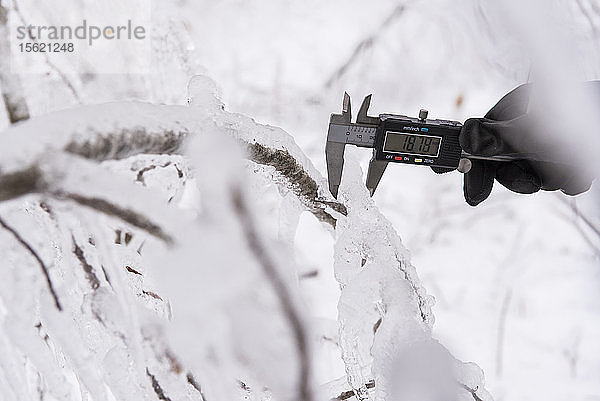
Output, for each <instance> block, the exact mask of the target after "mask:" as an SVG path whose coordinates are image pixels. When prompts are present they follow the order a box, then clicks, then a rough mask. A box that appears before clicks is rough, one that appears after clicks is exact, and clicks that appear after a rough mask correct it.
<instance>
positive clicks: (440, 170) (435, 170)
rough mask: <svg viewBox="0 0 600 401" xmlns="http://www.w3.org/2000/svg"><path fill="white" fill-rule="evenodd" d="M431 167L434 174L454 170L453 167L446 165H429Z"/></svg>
mask: <svg viewBox="0 0 600 401" xmlns="http://www.w3.org/2000/svg"><path fill="white" fill-rule="evenodd" d="M431 169H432V170H433V171H434V172H435V173H436V174H444V173H449V172H451V171H454V170H455V169H453V168H446V167H433V166H432V167H431Z"/></svg>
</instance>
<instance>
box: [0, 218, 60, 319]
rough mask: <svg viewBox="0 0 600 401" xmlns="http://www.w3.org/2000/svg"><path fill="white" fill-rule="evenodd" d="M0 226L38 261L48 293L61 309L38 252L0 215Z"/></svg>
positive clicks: (46, 268)
mask: <svg viewBox="0 0 600 401" xmlns="http://www.w3.org/2000/svg"><path fill="white" fill-rule="evenodd" d="M0 226H2V228H4V229H5V230H6V231H8V232H9V233H11V234H12V236H13V237H14V238H15V239H16V240H17V241H18V242H19V243H20V244H21V245H22V246H23V248H25V249H26V250H27V251H28V252H29V253H30V254H31V256H33V257H34V258H35V260H36V261H37V262H38V264H39V265H40V268H41V269H42V273H43V274H44V277H45V278H46V283H47V284H48V289H49V290H50V294H51V295H52V298H53V299H54V304H55V305H56V308H57V309H58V310H59V311H62V306H61V304H60V302H59V300H58V295H56V291H55V290H54V286H53V284H52V280H51V279H50V274H49V273H48V267H46V264H45V263H44V261H43V260H42V258H41V257H40V255H38V253H37V252H36V251H35V250H34V249H33V248H32V247H31V245H29V244H28V243H27V241H25V240H24V239H23V237H21V235H20V234H19V233H18V232H17V231H16V230H15V229H14V228H12V227H11V226H9V225H8V224H6V222H5V221H4V220H3V219H2V218H1V217H0Z"/></svg>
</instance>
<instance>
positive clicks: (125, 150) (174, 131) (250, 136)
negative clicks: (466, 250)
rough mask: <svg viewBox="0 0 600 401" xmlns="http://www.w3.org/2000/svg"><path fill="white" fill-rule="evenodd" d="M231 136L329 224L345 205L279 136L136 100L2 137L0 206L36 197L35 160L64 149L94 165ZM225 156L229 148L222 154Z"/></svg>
mask: <svg viewBox="0 0 600 401" xmlns="http://www.w3.org/2000/svg"><path fill="white" fill-rule="evenodd" d="M213 130H214V131H221V132H225V133H226V134H229V135H230V136H231V137H232V138H234V139H235V140H237V141H238V143H240V145H241V146H242V147H243V148H245V149H246V150H247V153H248V155H249V158H250V159H252V160H253V161H255V162H257V163H259V164H264V165H268V166H272V167H274V168H275V170H276V172H277V174H278V176H279V177H281V179H280V181H281V182H279V185H282V186H284V187H287V188H288V189H291V190H292V191H293V192H294V193H295V194H296V195H297V196H298V197H299V198H300V199H301V201H302V203H303V204H304V205H305V207H306V208H307V209H308V210H310V211H311V212H312V213H313V214H314V215H315V216H316V217H317V218H319V219H320V220H321V221H324V222H326V223H328V224H330V225H332V226H334V225H335V218H334V217H333V214H334V213H332V211H334V212H335V213H342V214H343V213H344V212H345V207H344V206H343V205H342V204H340V203H338V202H336V201H335V199H333V198H332V197H331V196H330V195H329V194H328V192H327V190H326V189H323V188H326V185H324V180H323V178H322V177H321V176H320V175H319V173H318V172H317V171H316V170H315V168H314V167H313V166H312V163H310V161H309V160H308V158H306V156H305V155H304V154H303V153H302V151H301V150H300V148H299V147H298V146H297V145H296V144H295V142H294V141H293V140H292V139H291V137H290V136H289V135H288V134H287V133H285V132H284V131H283V130H281V129H279V128H275V127H270V126H264V125H260V124H257V123H255V122H254V121H253V120H251V119H250V118H248V117H244V116H241V115H237V114H231V113H227V112H224V111H222V110H221V111H212V112H207V111H206V109H202V108H197V107H184V106H159V105H152V104H147V103H139V102H122V103H106V104H100V105H92V106H80V107H78V108H75V109H69V110H63V111H59V112H56V113H51V114H49V115H46V116H41V117H36V118H34V119H32V120H30V121H28V122H26V123H24V124H21V125H19V126H16V127H11V128H9V129H8V130H6V132H4V133H3V134H2V136H1V138H2V139H1V140H0V144H1V145H2V146H0V160H1V161H0V200H2V199H8V198H10V197H15V196H20V195H22V194H24V193H27V192H28V191H30V192H34V191H35V189H34V188H35V186H36V185H40V182H38V181H36V180H37V179H38V178H39V171H37V169H36V161H37V160H38V159H39V158H40V157H41V156H42V155H44V154H45V153H47V152H49V151H56V150H58V151H64V152H68V153H71V154H76V155H79V156H82V157H84V158H87V159H91V160H95V161H104V160H112V159H123V158H126V157H129V156H133V155H136V154H141V153H166V154H172V153H180V152H182V151H183V149H184V143H185V140H186V138H188V137H189V136H191V135H202V134H205V133H207V132H211V131H213ZM215 151H221V152H222V153H223V157H227V150H225V149H222V150H218V149H216V150H215Z"/></svg>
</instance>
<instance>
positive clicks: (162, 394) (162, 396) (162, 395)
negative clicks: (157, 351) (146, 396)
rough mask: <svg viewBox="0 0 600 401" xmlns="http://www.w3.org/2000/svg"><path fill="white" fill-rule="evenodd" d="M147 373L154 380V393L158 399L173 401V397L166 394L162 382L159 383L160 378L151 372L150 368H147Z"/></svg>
mask: <svg viewBox="0 0 600 401" xmlns="http://www.w3.org/2000/svg"><path fill="white" fill-rule="evenodd" d="M146 375H147V376H148V377H149V378H150V381H151V382H152V388H153V389H154V393H156V396H157V397H158V399H159V400H162V401H171V399H170V398H169V397H167V396H166V395H165V392H164V390H163V389H162V387H161V386H160V383H158V380H157V379H156V377H155V376H154V375H153V374H152V373H150V371H149V370H148V368H146Z"/></svg>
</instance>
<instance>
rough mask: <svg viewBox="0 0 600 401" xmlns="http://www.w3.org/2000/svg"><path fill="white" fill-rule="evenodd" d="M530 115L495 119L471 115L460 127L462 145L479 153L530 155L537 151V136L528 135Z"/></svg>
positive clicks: (466, 150) (459, 138) (472, 152)
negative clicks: (502, 119)
mask: <svg viewBox="0 0 600 401" xmlns="http://www.w3.org/2000/svg"><path fill="white" fill-rule="evenodd" d="M530 128H531V127H530V121H529V120H528V118H527V116H521V117H517V118H514V119H512V120H505V121H495V120H490V119H487V118H469V119H468V120H467V121H465V124H464V125H463V127H462V128H461V130H460V133H459V136H458V142H459V143H460V146H461V148H462V149H463V150H464V151H465V152H467V153H470V154H473V155H477V156H497V155H514V156H523V155H527V156H531V155H532V154H533V153H537V148H538V145H539V144H538V143H537V142H536V141H537V137H535V136H533V135H529V132H530V131H531V129H530Z"/></svg>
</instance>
